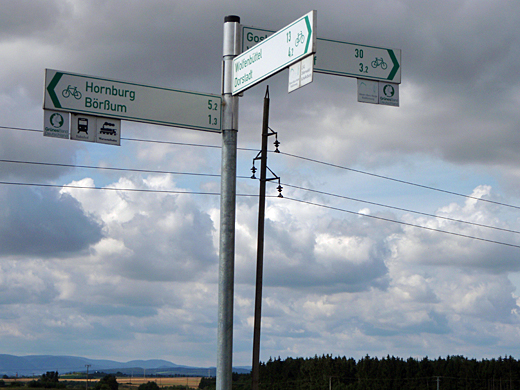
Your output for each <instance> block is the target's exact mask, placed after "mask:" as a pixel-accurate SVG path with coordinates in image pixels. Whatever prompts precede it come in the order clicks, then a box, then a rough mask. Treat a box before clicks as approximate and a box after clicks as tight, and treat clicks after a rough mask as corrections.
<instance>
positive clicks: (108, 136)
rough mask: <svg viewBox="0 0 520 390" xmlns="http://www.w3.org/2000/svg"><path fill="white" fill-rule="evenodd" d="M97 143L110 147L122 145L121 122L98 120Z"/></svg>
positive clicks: (106, 119) (109, 119)
mask: <svg viewBox="0 0 520 390" xmlns="http://www.w3.org/2000/svg"><path fill="white" fill-rule="evenodd" d="M96 130H97V131H96V142H99V143H102V144H108V145H117V146H120V145H121V120H119V119H114V118H97V124H96Z"/></svg>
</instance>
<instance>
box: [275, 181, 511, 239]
mask: <svg viewBox="0 0 520 390" xmlns="http://www.w3.org/2000/svg"><path fill="white" fill-rule="evenodd" d="M282 184H283V185H284V186H285V187H290V188H296V189H299V190H302V191H308V192H314V193H317V194H321V195H327V196H332V197H335V198H341V199H346V200H351V201H354V202H359V203H364V204H370V205H373V206H379V207H385V208H388V209H393V210H398V211H404V212H407V213H412V214H418V215H424V216H426V217H431V218H438V219H444V220H446V221H452V222H459V223H464V224H468V225H473V226H479V227H483V228H487V229H494V230H500V231H503V232H508V233H515V234H520V231H518V230H510V229H505V228H501V227H497V226H490V225H484V224H481V223H476V222H469V221H464V220H461V219H455V218H450V217H444V216H441V215H436V214H428V213H423V212H421V211H415V210H410V209H405V208H402V207H395V206H389V205H385V204H382V203H376V202H370V201H368V200H361V199H356V198H351V197H348V196H343V195H337V194H332V193H330V192H324V191H318V190H311V189H309V188H304V187H298V186H295V185H291V184H287V183H282Z"/></svg>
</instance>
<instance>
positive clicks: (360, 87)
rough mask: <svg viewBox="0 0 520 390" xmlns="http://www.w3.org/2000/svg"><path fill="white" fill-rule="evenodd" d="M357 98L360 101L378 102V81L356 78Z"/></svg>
mask: <svg viewBox="0 0 520 390" xmlns="http://www.w3.org/2000/svg"><path fill="white" fill-rule="evenodd" d="M357 92H358V95H357V100H358V102H361V103H372V104H379V82H378V81H372V80H365V79H357Z"/></svg>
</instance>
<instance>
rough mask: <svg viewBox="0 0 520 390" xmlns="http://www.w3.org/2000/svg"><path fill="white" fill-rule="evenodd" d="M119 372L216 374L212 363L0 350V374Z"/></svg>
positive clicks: (138, 374) (128, 373) (241, 369)
mask: <svg viewBox="0 0 520 390" xmlns="http://www.w3.org/2000/svg"><path fill="white" fill-rule="evenodd" d="M87 365H89V372H96V371H100V372H106V373H116V372H121V373H123V374H125V375H134V376H142V375H144V374H145V373H146V376H153V375H163V376H170V375H172V376H173V375H186V376H215V375H216V369H215V367H208V368H204V367H189V366H181V365H178V364H174V363H172V362H169V361H167V360H160V359H152V360H131V361H129V362H126V363H122V362H117V361H114V360H103V359H88V358H84V357H77V356H51V355H29V356H14V355H5V354H0V375H8V376H13V375H16V374H18V376H32V375H41V374H43V373H45V372H47V371H58V372H59V373H60V374H66V373H71V372H86V370H87V368H86V366H87ZM233 371H234V372H238V373H248V372H250V371H251V369H249V368H247V367H245V368H244V367H238V368H234V369H233Z"/></svg>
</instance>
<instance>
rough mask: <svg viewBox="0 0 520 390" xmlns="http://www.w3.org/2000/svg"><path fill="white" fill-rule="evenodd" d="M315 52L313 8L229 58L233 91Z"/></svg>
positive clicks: (248, 86) (251, 84)
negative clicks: (231, 63)
mask: <svg viewBox="0 0 520 390" xmlns="http://www.w3.org/2000/svg"><path fill="white" fill-rule="evenodd" d="M315 52H316V11H311V12H309V13H308V14H306V15H304V16H302V17H301V18H300V19H298V20H296V21H295V22H293V23H291V24H289V25H288V26H286V27H284V28H282V29H281V30H279V31H277V32H276V33H274V34H272V35H270V36H269V37H267V38H265V39H263V40H262V41H261V42H259V43H258V45H256V46H254V47H252V48H251V49H249V50H247V51H245V52H243V53H242V54H240V55H238V56H237V57H235V58H234V59H233V95H236V94H238V93H240V92H242V91H245V90H246V89H248V88H250V87H252V86H253V85H255V84H257V83H259V82H260V81H262V80H265V79H266V78H268V77H270V76H272V75H274V74H276V73H278V72H279V71H281V70H283V69H285V68H287V67H289V66H291V65H292V64H294V63H296V62H298V61H300V60H301V59H303V58H305V57H307V56H309V55H312V54H313V53H315Z"/></svg>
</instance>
